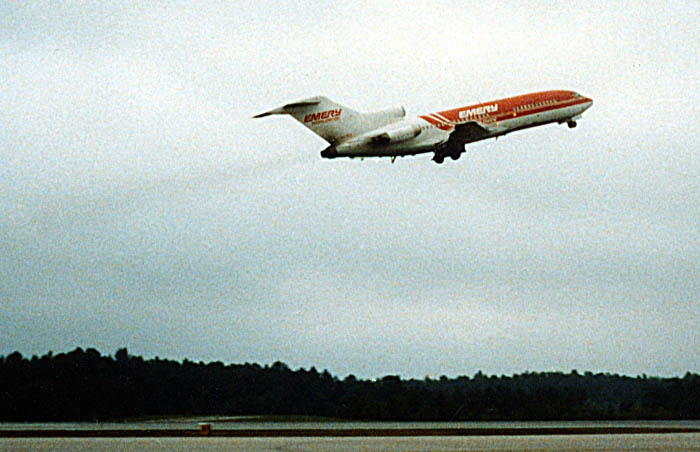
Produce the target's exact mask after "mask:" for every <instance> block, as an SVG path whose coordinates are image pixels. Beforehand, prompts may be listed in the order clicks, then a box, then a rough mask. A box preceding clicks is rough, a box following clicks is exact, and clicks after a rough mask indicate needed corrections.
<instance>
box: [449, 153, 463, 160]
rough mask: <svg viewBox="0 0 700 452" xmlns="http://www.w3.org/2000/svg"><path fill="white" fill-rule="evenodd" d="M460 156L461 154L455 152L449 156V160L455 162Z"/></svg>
mask: <svg viewBox="0 0 700 452" xmlns="http://www.w3.org/2000/svg"><path fill="white" fill-rule="evenodd" d="M461 155H462V153H461V152H455V153H453V154H450V158H451V159H452V160H457V159H458V158H459V157H460V156H461Z"/></svg>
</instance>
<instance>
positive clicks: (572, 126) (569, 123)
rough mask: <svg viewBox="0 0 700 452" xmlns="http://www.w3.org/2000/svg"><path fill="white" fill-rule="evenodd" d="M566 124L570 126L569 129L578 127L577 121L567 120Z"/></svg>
mask: <svg viewBox="0 0 700 452" xmlns="http://www.w3.org/2000/svg"><path fill="white" fill-rule="evenodd" d="M566 125H567V126H569V129H573V128H574V127H576V121H567V123H566Z"/></svg>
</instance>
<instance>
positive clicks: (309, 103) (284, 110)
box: [253, 97, 321, 118]
mask: <svg viewBox="0 0 700 452" xmlns="http://www.w3.org/2000/svg"><path fill="white" fill-rule="evenodd" d="M320 103H321V98H320V97H312V98H310V99H304V100H300V101H299V102H292V103H291V104H287V105H285V106H284V107H280V108H275V109H274V110H270V111H266V112H265V113H260V114H259V115H255V116H253V118H263V117H265V116H270V115H286V114H290V115H291V114H292V113H294V112H295V111H298V110H299V109H309V108H311V107H313V106H314V105H318V104H320Z"/></svg>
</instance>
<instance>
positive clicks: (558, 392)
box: [0, 348, 700, 421]
mask: <svg viewBox="0 0 700 452" xmlns="http://www.w3.org/2000/svg"><path fill="white" fill-rule="evenodd" d="M180 415H190V416H191V415H226V416H229V415H230V416H245V415H301V416H321V417H326V418H335V419H347V420H378V421H387V420H392V421H471V420H474V421H479V420H613V419H620V420H623V419H624V420H629V419H640V420H641V419H700V375H698V374H693V373H687V374H686V375H685V376H684V377H682V378H677V377H676V378H658V377H647V376H646V375H642V376H636V377H629V376H623V375H611V374H601V373H596V374H593V373H590V372H585V373H579V372H577V371H575V370H573V371H571V372H569V373H561V372H528V373H523V374H519V375H513V376H487V375H484V374H482V373H481V372H479V373H477V374H476V375H474V376H472V377H468V376H461V377H456V378H447V377H440V378H439V379H432V378H425V379H423V380H416V379H410V380H406V379H402V378H400V377H399V376H385V377H383V378H378V379H375V380H366V379H358V378H356V377H354V376H352V375H349V376H347V377H345V378H343V379H340V378H337V377H335V376H333V375H331V374H330V373H329V372H327V371H323V372H319V371H317V370H316V369H315V368H313V367H312V368H311V369H298V370H292V369H290V368H289V367H288V366H287V365H285V364H283V363H281V362H276V363H274V364H272V365H265V366H261V365H259V364H249V363H246V364H229V365H225V364H223V363H221V362H213V363H203V362H192V361H189V360H184V361H183V362H178V361H173V360H166V359H160V358H155V359H148V360H146V359H143V358H141V357H138V356H131V355H129V353H128V351H127V349H125V348H123V349H120V350H118V351H117V352H116V353H115V355H114V356H113V357H112V356H103V355H101V354H100V352H98V351H97V350H95V349H91V348H90V349H87V350H83V349H81V348H77V349H75V350H73V351H71V352H69V353H60V354H56V355H54V354H52V353H51V352H49V353H48V354H46V355H44V356H41V357H37V356H33V357H31V358H27V357H23V356H22V355H21V354H20V353H18V352H15V353H12V354H10V355H8V356H0V421H105V420H118V419H128V418H139V417H146V416H180Z"/></svg>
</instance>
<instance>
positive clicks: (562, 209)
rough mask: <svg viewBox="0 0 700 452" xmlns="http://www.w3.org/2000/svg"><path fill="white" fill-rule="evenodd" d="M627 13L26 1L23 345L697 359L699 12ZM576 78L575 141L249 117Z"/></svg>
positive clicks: (550, 134) (16, 68)
mask: <svg viewBox="0 0 700 452" xmlns="http://www.w3.org/2000/svg"><path fill="white" fill-rule="evenodd" d="M623 6H625V5H623ZM623 6H619V5H615V6H611V5H608V4H607V3H605V4H602V3H601V4H600V5H596V6H592V7H590V8H587V9H583V10H576V11H572V10H571V8H570V7H568V6H567V7H564V6H562V7H551V6H549V7H546V8H545V7H543V6H540V5H538V4H534V5H533V4H529V5H524V4H521V3H518V4H504V5H503V6H495V7H494V6H493V5H490V6H489V7H488V8H486V7H484V6H482V5H480V4H471V3H466V4H465V5H464V6H462V7H457V6H455V4H453V3H442V2H437V3H433V4H428V5H426V4H421V3H411V2H409V3H406V2H401V3H396V4H392V3H384V4H382V5H375V4H373V3H366V4H365V3H359V4H358V3H353V5H352V7H351V6H350V5H344V4H336V5H329V6H328V8H318V7H317V6H315V5H313V4H309V5H301V6H299V5H298V3H297V2H289V3H280V2H276V3H275V4H274V5H258V4H251V5H248V6H241V5H236V7H233V6H230V5H225V4H223V5H213V4H212V5H208V6H207V7H204V8H191V7H188V6H175V7H161V6H146V7H130V6H123V5H122V4H118V5H117V4H113V5H110V4H106V6H105V5H102V6H93V7H91V8H85V7H84V6H80V5H79V6H76V7H74V8H72V7H62V6H55V5H46V4H41V3H37V4H29V6H25V5H22V6H13V5H10V6H7V5H6V6H4V7H2V9H1V10H0V23H1V24H3V26H2V27H0V30H2V31H1V32H0V51H1V52H2V53H0V61H2V64H0V75H1V76H2V78H3V80H4V81H5V89H4V90H3V91H2V93H0V108H2V111H3V115H1V116H0V157H1V158H2V162H3V163H2V164H0V281H2V284H1V285H0V298H1V299H2V303H0V328H1V329H2V330H3V331H4V332H5V334H4V335H3V337H2V338H1V339H0V353H2V354H7V353H9V352H11V351H13V350H15V349H18V350H20V351H21V352H23V353H27V354H32V353H39V354H41V353H45V352H46V351H48V350H49V349H53V350H54V351H59V350H67V349H71V348H73V347H75V346H78V345H82V346H97V347H99V348H100V349H102V350H103V351H105V352H111V351H114V350H116V349H117V348H118V347H122V346H128V347H129V350H130V351H131V352H132V353H142V354H144V355H146V356H155V355H160V356H164V357H172V358H178V359H181V358H184V357H189V358H190V359H203V360H223V361H234V362H241V361H258V362H272V361H275V360H283V361H286V362H288V363H289V364H290V365H292V366H306V367H309V366H312V365H314V366H316V367H319V368H329V369H330V370H331V371H332V372H336V373H339V374H341V375H343V374H348V373H355V374H357V375H362V376H380V375H383V374H386V373H400V374H402V375H404V376H417V377H422V376H424V375H438V374H440V373H446V374H450V375H456V374H462V373H473V372H475V371H476V370H478V369H482V370H484V371H486V372H497V373H513V372H519V371H523V370H527V369H530V370H546V369H559V370H568V369H571V368H578V369H579V370H601V371H610V372H624V373H632V374H636V373H642V372H646V373H650V374H664V375H665V374H682V373H684V372H685V371H688V370H693V371H698V370H700V361H698V357H697V353H696V351H697V349H698V347H699V346H700V334H699V333H698V331H700V328H698V325H700V316H699V314H698V312H700V310H699V309H698V301H697V300H698V295H699V294H700V278H699V277H698V262H700V243H699V242H700V239H699V238H698V237H700V235H699V234H698V224H699V218H700V210H699V209H698V207H697V205H696V204H697V203H696V202H695V200H696V199H698V194H700V178H699V176H700V157H698V154H697V152H695V151H696V148H697V143H696V141H697V137H698V136H700V134H699V132H700V125H698V124H700V123H698V122H697V121H694V120H693V117H694V116H697V107H696V105H695V102H694V97H693V94H692V93H695V92H697V91H698V89H699V88H700V86H699V83H700V82H699V81H698V78H697V74H698V72H699V70H700V67H699V66H698V65H699V63H698V61H697V58H695V57H694V56H695V55H697V54H698V51H700V40H699V39H698V38H697V33H696V24H695V21H693V20H692V19H693V18H694V17H697V14H692V12H689V11H685V12H683V13H681V12H679V11H674V10H673V8H669V7H668V5H663V8H662V7H660V6H656V4H653V3H649V4H645V5H643V6H640V5H638V4H636V3H635V4H634V5H631V4H630V5H626V6H627V7H626V8H623ZM685 7H686V8H695V7H690V6H688V5H685ZM670 23H672V24H673V25H672V26H670V25H669V24H670ZM552 88H564V89H576V90H578V91H580V92H581V93H583V94H585V95H588V96H591V97H593V99H594V100H595V104H594V107H593V108H592V109H591V110H589V111H587V112H586V114H585V115H584V116H585V117H584V119H583V120H582V121H581V123H580V127H579V128H577V129H575V130H574V131H570V130H568V129H567V128H563V127H562V128H557V127H554V126H548V127H543V128H539V129H533V130H531V131H527V132H521V133H516V134H513V135H509V136H507V137H504V138H501V139H499V140H498V141H496V142H493V141H491V142H485V143H478V144H475V145H472V146H470V147H469V149H468V152H467V154H465V156H464V157H463V158H462V159H461V160H460V161H459V162H448V163H446V164H445V165H443V166H441V167H437V166H436V165H434V164H432V163H431V162H429V160H428V159H427V158H421V157H417V158H410V159H400V160H399V161H397V162H396V163H395V164H393V165H392V164H391V163H390V162H389V161H388V160H366V161H363V162H361V161H323V160H321V159H320V158H319V157H318V151H320V150H321V149H322V148H323V143H322V142H321V141H320V140H319V139H318V138H316V137H314V136H313V135H312V134H310V133H308V132H307V131H305V130H304V129H303V128H300V127H298V126H297V124H295V123H293V121H291V120H288V118H277V117H276V118H272V119H268V120H258V121H253V120H251V119H250V117H251V116H252V115H253V114H255V113H258V112H260V111H263V110H265V109H267V108H270V107H273V106H276V105H278V104H281V103H284V102H286V101H289V100H294V99H297V98H301V97H305V96H309V95H314V94H325V95H328V96H331V97H333V98H335V99H337V100H338V101H339V102H342V103H344V104H347V105H349V106H352V107H356V108H358V109H361V110H371V109H378V108H383V107H385V106H388V105H393V104H396V103H404V104H405V105H406V106H407V107H408V109H409V113H416V114H417V113H422V112H425V111H431V110H437V109H441V108H447V107H450V106H455V105H462V104H468V103H470V102H476V101H479V100H485V99H487V98H491V97H493V98H497V97H501V96H507V95H513V94H518V93H521V92H526V91H530V90H540V89H552Z"/></svg>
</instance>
